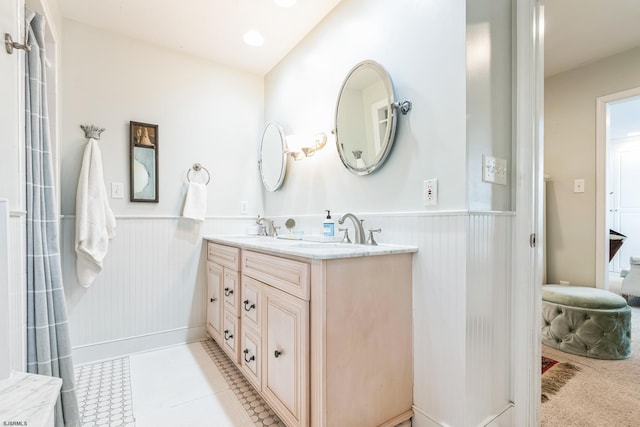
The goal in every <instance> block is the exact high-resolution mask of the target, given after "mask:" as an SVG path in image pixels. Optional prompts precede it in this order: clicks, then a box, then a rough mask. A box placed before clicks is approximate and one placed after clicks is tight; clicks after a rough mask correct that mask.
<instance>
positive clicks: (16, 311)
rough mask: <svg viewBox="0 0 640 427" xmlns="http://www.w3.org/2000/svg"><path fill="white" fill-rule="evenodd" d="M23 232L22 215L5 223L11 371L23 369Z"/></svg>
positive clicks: (25, 282)
mask: <svg viewBox="0 0 640 427" xmlns="http://www.w3.org/2000/svg"><path fill="white" fill-rule="evenodd" d="M25 233H26V229H25V217H24V215H21V214H20V215H16V216H12V217H11V218H10V220H9V236H10V240H9V242H10V246H9V276H10V278H11V279H10V280H11V281H10V284H11V286H10V287H9V301H10V302H9V306H10V309H9V316H10V319H9V322H10V323H9V325H10V326H9V328H10V331H11V333H10V335H9V340H10V342H11V348H10V350H9V362H10V366H11V369H14V370H16V371H26V369H27V300H26V297H27V268H26V253H27V248H26V246H25V242H26V234H25Z"/></svg>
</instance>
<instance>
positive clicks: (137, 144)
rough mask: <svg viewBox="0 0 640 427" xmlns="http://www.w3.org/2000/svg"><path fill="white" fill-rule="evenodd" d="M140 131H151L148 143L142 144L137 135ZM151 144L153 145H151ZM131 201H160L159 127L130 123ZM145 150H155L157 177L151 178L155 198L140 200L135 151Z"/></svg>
mask: <svg viewBox="0 0 640 427" xmlns="http://www.w3.org/2000/svg"><path fill="white" fill-rule="evenodd" d="M139 129H144V130H151V135H150V136H149V140H148V142H147V143H146V144H145V143H142V142H143V141H140V140H139V139H140V136H139V135H136V133H137V131H138V130H139ZM149 144H151V145H149ZM129 147H130V151H129V200H130V201H132V202H147V203H158V200H159V196H158V194H159V186H158V184H159V182H160V179H159V176H160V174H159V171H158V125H152V124H149V123H141V122H133V121H130V122H129ZM136 148H138V149H144V150H151V149H153V153H154V168H155V171H154V172H155V177H151V183H152V184H153V185H154V197H153V198H147V199H145V198H140V197H138V196H136V192H135V190H134V189H135V171H134V161H135V160H136V157H135V149H136Z"/></svg>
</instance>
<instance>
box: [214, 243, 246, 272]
mask: <svg viewBox="0 0 640 427" xmlns="http://www.w3.org/2000/svg"><path fill="white" fill-rule="evenodd" d="M207 259H208V260H209V261H213V262H216V263H218V264H220V265H222V266H224V267H227V268H230V269H232V270H236V271H238V269H239V267H240V249H238V248H234V247H231V246H225V245H219V244H217V243H213V242H209V243H208V244H207Z"/></svg>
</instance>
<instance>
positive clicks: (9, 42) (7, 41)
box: [4, 33, 31, 55]
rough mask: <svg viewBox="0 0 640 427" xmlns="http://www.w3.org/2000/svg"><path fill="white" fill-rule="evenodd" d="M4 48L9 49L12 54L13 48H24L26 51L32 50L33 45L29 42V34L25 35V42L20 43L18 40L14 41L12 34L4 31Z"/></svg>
mask: <svg viewBox="0 0 640 427" xmlns="http://www.w3.org/2000/svg"><path fill="white" fill-rule="evenodd" d="M4 48H5V49H6V50H7V53H8V54H9V55H11V54H12V53H13V49H22V50H24V51H26V52H29V51H30V50H31V45H28V44H27V36H26V34H25V36H24V44H20V43H18V42H14V41H13V37H11V34H9V33H4Z"/></svg>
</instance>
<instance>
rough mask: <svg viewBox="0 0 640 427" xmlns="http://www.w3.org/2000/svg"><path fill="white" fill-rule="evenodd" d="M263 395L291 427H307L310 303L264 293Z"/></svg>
mask: <svg viewBox="0 0 640 427" xmlns="http://www.w3.org/2000/svg"><path fill="white" fill-rule="evenodd" d="M262 291H263V294H262V296H263V298H264V299H263V301H264V304H263V308H264V311H263V331H262V349H263V352H264V353H263V357H262V361H263V365H262V391H263V394H264V397H265V399H267V401H268V402H269V403H270V404H271V405H272V407H273V409H274V410H275V411H276V412H277V413H278V415H279V416H280V417H282V418H283V420H284V421H285V424H287V425H288V426H294V425H295V426H306V425H307V424H308V412H309V380H308V379H309V353H308V351H309V303H308V302H307V301H304V300H301V299H299V298H296V297H293V296H291V295H289V294H287V293H285V292H282V291H280V290H277V289H275V288H272V287H269V286H264V287H263V289H262Z"/></svg>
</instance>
